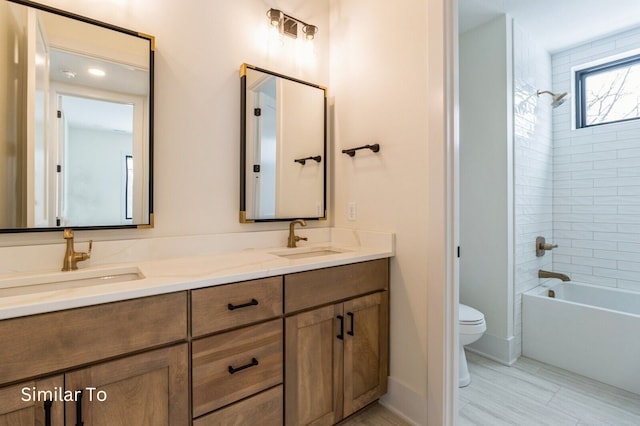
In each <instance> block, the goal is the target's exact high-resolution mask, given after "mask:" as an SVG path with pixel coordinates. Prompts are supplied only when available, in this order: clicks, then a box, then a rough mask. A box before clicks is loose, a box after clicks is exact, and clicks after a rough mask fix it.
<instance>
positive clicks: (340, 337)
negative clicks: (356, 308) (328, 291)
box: [336, 315, 344, 340]
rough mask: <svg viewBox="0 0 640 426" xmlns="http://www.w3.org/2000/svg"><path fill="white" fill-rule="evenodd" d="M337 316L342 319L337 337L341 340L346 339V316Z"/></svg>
mask: <svg viewBox="0 0 640 426" xmlns="http://www.w3.org/2000/svg"><path fill="white" fill-rule="evenodd" d="M337 318H338V319H339V320H340V334H338V335H337V336H336V337H337V338H338V339H340V340H344V317H343V316H342V315H338V317H337Z"/></svg>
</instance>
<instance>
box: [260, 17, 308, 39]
mask: <svg viewBox="0 0 640 426" xmlns="http://www.w3.org/2000/svg"><path fill="white" fill-rule="evenodd" d="M267 17H268V18H269V25H271V26H272V27H276V28H278V30H279V31H280V33H282V34H284V35H288V36H289V37H291V38H298V24H300V25H301V26H302V32H303V33H304V38H306V39H307V40H313V38H314V37H315V35H316V33H317V32H318V27H316V26H315V25H311V24H307V23H306V22H303V21H301V20H299V19H297V18H294V17H293V16H289V15H287V14H286V13H283V12H282V11H281V10H278V9H269V10H268V11H267Z"/></svg>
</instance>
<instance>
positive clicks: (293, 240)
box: [287, 219, 307, 248]
mask: <svg viewBox="0 0 640 426" xmlns="http://www.w3.org/2000/svg"><path fill="white" fill-rule="evenodd" d="M296 223H299V224H300V226H307V222H305V221H304V220H303V219H298V220H294V221H293V222H291V223H290V224H289V241H288V242H287V247H289V248H292V247H296V243H297V242H298V241H300V240H304V241H307V237H298V236H297V235H296V233H295V229H294V228H295V226H296Z"/></svg>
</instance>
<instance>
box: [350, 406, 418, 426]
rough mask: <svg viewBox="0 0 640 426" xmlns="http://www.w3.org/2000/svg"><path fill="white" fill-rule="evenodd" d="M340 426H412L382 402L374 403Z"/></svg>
mask: <svg viewBox="0 0 640 426" xmlns="http://www.w3.org/2000/svg"><path fill="white" fill-rule="evenodd" d="M339 426H411V423H407V422H406V421H404V419H402V418H401V417H398V416H397V415H396V414H394V413H393V412H391V411H389V410H387V409H386V408H385V407H383V406H382V405H380V404H373V405H371V406H369V407H368V408H366V409H365V410H363V411H361V412H360V413H358V414H357V415H356V416H353V417H351V418H349V419H347V420H345V421H343V422H342V423H340V424H339Z"/></svg>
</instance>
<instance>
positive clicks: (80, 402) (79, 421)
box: [76, 390, 84, 426]
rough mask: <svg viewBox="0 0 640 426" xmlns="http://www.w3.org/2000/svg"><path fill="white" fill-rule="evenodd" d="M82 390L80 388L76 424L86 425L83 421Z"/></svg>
mask: <svg viewBox="0 0 640 426" xmlns="http://www.w3.org/2000/svg"><path fill="white" fill-rule="evenodd" d="M76 392H77V391H76ZM82 392H83V390H80V393H79V394H78V399H76V426H84V422H83V421H82Z"/></svg>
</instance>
